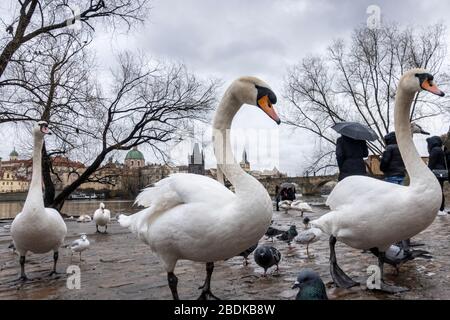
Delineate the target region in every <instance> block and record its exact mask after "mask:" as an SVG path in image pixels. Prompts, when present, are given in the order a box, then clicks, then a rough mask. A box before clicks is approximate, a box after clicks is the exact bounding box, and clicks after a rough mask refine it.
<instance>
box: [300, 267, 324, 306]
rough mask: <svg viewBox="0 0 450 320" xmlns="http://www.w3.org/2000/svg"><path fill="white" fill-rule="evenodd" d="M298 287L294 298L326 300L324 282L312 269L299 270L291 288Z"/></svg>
mask: <svg viewBox="0 0 450 320" xmlns="http://www.w3.org/2000/svg"><path fill="white" fill-rule="evenodd" d="M295 288H298V293H297V296H296V298H295V299H296V300H328V296H327V291H326V289H325V284H324V283H323V281H322V279H321V278H320V276H319V275H318V274H317V272H315V271H313V270H312V269H303V270H301V271H300V273H299V274H298V277H297V281H295V283H294V286H293V287H292V289H295Z"/></svg>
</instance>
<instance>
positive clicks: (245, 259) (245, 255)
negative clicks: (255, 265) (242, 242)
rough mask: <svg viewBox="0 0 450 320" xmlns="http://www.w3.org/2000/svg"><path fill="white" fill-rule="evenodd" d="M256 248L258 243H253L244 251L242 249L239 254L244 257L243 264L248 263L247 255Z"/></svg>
mask: <svg viewBox="0 0 450 320" xmlns="http://www.w3.org/2000/svg"><path fill="white" fill-rule="evenodd" d="M256 248H258V244H255V245H253V246H251V247H250V248H248V249H247V250H245V251H242V252H241V253H240V254H239V256H241V257H244V266H247V265H248V256H249V255H250V254H251V253H252V252H253V251H255V249H256Z"/></svg>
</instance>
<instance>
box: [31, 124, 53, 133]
mask: <svg viewBox="0 0 450 320" xmlns="http://www.w3.org/2000/svg"><path fill="white" fill-rule="evenodd" d="M33 133H34V134H38V135H41V136H45V135H47V134H51V132H50V129H49V128H48V123H47V122H46V121H39V122H38V123H37V124H36V125H35V126H34V128H33Z"/></svg>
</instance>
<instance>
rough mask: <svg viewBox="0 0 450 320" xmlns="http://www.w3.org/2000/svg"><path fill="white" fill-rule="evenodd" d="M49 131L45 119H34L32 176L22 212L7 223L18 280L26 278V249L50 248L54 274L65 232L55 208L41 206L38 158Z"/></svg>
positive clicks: (37, 251)
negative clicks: (17, 262) (17, 259)
mask: <svg viewBox="0 0 450 320" xmlns="http://www.w3.org/2000/svg"><path fill="white" fill-rule="evenodd" d="M49 133H50V131H49V129H48V125H47V123H46V122H45V121H40V122H38V124H37V125H36V126H35V127H34V128H33V137H34V149H33V175H32V177H31V183H30V189H29V190H28V195H27V198H26V200H25V204H24V206H23V209H22V212H20V213H19V214H18V215H17V216H16V218H15V219H14V221H13V223H12V226H11V236H12V238H13V241H14V245H15V247H16V250H17V252H19V255H20V267H21V272H20V279H22V280H26V279H27V277H26V274H25V256H26V254H27V252H28V251H31V252H33V253H47V252H49V251H52V250H53V252H54V254H53V271H52V273H51V274H54V273H56V263H57V261H58V251H59V247H60V246H61V244H62V243H63V242H64V238H65V236H66V234H67V227H66V224H65V223H64V220H63V218H62V217H61V215H60V214H59V213H58V211H56V210H55V209H50V208H45V207H44V200H43V195H42V167H41V157H42V145H43V141H44V136H45V135H46V134H49Z"/></svg>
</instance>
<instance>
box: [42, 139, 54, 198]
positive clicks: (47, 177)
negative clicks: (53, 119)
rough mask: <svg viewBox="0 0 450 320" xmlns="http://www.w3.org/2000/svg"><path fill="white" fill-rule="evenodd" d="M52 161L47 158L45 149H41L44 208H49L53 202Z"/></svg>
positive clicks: (44, 147)
mask: <svg viewBox="0 0 450 320" xmlns="http://www.w3.org/2000/svg"><path fill="white" fill-rule="evenodd" d="M51 161H52V160H51V159H50V157H49V156H48V153H47V148H46V146H45V142H44V146H43V148H42V178H43V180H44V206H45V207H49V206H50V205H51V204H52V203H53V201H54V200H55V185H54V184H53V181H52V175H51V172H52V171H51V168H52V162H51Z"/></svg>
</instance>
